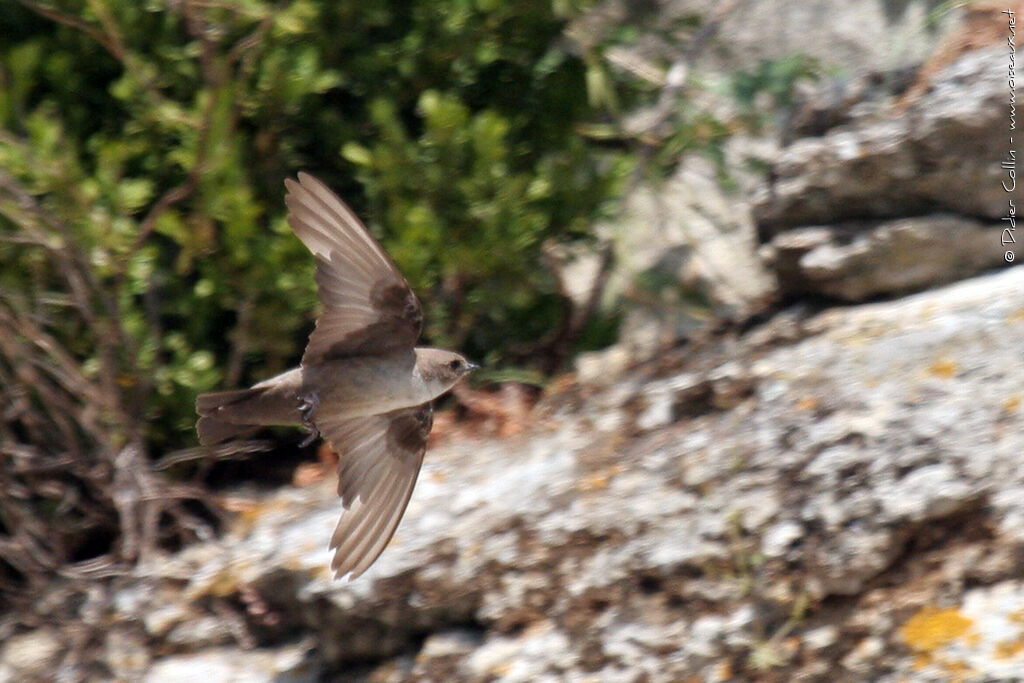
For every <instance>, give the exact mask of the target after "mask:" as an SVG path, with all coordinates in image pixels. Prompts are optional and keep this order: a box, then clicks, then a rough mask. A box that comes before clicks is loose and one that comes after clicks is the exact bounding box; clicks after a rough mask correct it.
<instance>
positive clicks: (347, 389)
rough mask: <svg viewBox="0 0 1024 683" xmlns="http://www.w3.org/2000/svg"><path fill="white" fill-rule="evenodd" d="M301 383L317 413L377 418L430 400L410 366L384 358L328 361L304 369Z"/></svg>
mask: <svg viewBox="0 0 1024 683" xmlns="http://www.w3.org/2000/svg"><path fill="white" fill-rule="evenodd" d="M304 380H305V382H304V384H305V387H304V389H305V390H306V392H307V393H316V395H317V399H318V409H317V410H318V412H319V413H320V414H331V415H339V416H346V417H360V416H365V415H379V414H380V413H387V412H390V411H392V410H398V409H399V408H409V407H412V406H418V405H420V404H422V403H425V402H426V401H428V400H430V397H429V396H427V395H426V393H425V389H424V387H423V386H422V384H423V383H422V381H420V380H419V378H418V377H416V376H414V374H413V372H412V369H411V367H409V366H408V365H407V364H406V363H404V362H395V361H389V360H388V359H386V358H385V359H380V358H354V359H345V360H338V361H331V362H330V363H325V364H324V365H322V366H318V367H316V368H307V369H305V372H304Z"/></svg>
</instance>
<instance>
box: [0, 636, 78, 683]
mask: <svg viewBox="0 0 1024 683" xmlns="http://www.w3.org/2000/svg"><path fill="white" fill-rule="evenodd" d="M63 650H64V644H63V643H62V642H61V639H60V636H59V635H58V634H57V632H56V631H54V630H53V629H50V628H39V629H36V630H34V631H28V632H25V633H20V634H18V635H15V636H11V637H9V638H8V639H7V642H5V643H4V644H3V648H2V650H0V666H2V667H3V668H7V669H8V670H9V671H10V673H11V674H12V675H13V677H14V678H15V679H17V678H24V677H32V676H40V675H42V674H44V673H47V672H52V671H53V670H54V669H55V668H56V665H57V663H58V661H59V660H58V657H59V655H60V654H61V652H62V651H63Z"/></svg>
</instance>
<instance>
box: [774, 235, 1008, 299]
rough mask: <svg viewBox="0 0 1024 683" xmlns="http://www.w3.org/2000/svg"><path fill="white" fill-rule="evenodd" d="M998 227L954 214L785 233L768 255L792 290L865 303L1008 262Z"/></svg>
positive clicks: (781, 281)
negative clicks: (865, 301) (882, 296)
mask: <svg viewBox="0 0 1024 683" xmlns="http://www.w3.org/2000/svg"><path fill="white" fill-rule="evenodd" d="M1001 230H1002V227H1001V226H1000V225H999V224H998V223H996V222H991V223H987V224H986V223H982V222H981V221H977V220H973V219H970V218H964V217H962V216H954V215H933V216H919V217H914V218H902V219H897V220H891V221H871V222H860V223H846V224H842V225H836V226H814V227H804V228H796V229H793V230H787V231H785V232H781V233H779V234H778V235H776V236H775V237H774V238H773V239H772V241H771V243H770V245H769V249H768V250H765V251H764V252H763V253H764V254H765V255H766V257H767V259H768V261H769V263H770V265H771V267H772V268H773V270H774V271H775V273H776V276H777V277H778V280H779V287H780V289H781V290H782V291H783V292H784V293H786V294H789V295H802V294H819V295H822V294H823V295H825V296H829V297H833V298H836V299H841V300H844V301H863V300H865V299H869V298H872V297H876V296H879V295H891V294H898V293H903V292H908V291H915V290H921V289H925V288H927V287H933V286H936V285H940V284H945V283H947V282H952V281H954V280H958V279H962V278H964V277H969V276H971V275H974V274H975V273H978V272H980V271H983V270H986V269H989V268H995V267H998V266H1003V265H1005V261H1004V258H1003V254H1004V251H1005V249H1006V247H1005V246H1003V245H1001V244H1000V235H1001Z"/></svg>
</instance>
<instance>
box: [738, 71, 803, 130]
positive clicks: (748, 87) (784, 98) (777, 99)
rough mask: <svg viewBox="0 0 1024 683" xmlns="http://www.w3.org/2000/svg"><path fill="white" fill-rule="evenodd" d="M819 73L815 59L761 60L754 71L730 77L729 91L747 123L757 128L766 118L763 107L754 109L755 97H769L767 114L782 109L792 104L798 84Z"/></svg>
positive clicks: (755, 106)
mask: <svg viewBox="0 0 1024 683" xmlns="http://www.w3.org/2000/svg"><path fill="white" fill-rule="evenodd" d="M822 73H823V69H822V66H821V64H820V63H819V62H818V60H816V59H814V58H813V57H809V56H807V55H803V54H797V55H791V56H789V57H784V58H782V59H776V60H762V61H761V62H760V64H758V66H757V68H756V69H754V70H752V71H741V72H738V73H736V74H735V75H734V76H733V82H732V91H733V95H734V97H735V98H736V101H737V102H738V103H739V105H740V107H741V108H742V110H743V111H744V113H745V115H746V118H747V119H748V121H749V122H750V123H751V124H752V125H754V126H755V127H757V126H758V125H760V124H762V123H763V118H764V117H765V115H766V113H765V111H764V108H763V107H759V106H758V102H757V96H758V95H759V94H761V93H764V94H765V95H767V96H768V97H770V98H771V103H772V108H771V109H770V110H769V111H778V110H779V109H785V108H788V107H791V106H792V105H793V102H794V95H795V92H796V84H797V83H798V82H799V81H802V80H812V81H813V80H817V79H819V78H821V76H822Z"/></svg>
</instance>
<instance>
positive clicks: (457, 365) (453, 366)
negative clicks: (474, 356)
mask: <svg viewBox="0 0 1024 683" xmlns="http://www.w3.org/2000/svg"><path fill="white" fill-rule="evenodd" d="M448 367H450V368H451V369H452V370H458V369H459V368H461V367H462V361H460V360H453V361H452V362H451V363H449V364H448Z"/></svg>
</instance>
